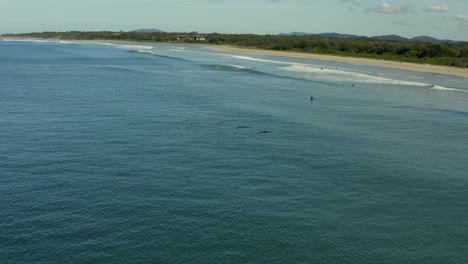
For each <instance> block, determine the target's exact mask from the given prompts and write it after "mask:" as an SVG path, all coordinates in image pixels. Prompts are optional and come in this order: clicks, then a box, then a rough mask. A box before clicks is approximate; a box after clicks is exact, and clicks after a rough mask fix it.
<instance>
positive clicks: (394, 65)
mask: <svg viewBox="0 0 468 264" xmlns="http://www.w3.org/2000/svg"><path fill="white" fill-rule="evenodd" d="M2 39H23V40H51V41H81V42H117V43H128V44H151V45H158V44H160V45H182V46H199V47H204V48H207V49H210V50H214V51H220V52H235V53H246V54H254V55H267V56H279V57H286V58H297V59H311V60H321V61H330V62H344V63H351V64H361V65H368V66H377V67H383V68H391V69H399V70H406V71H415V72H424V73H435V74H445V75H451V76H458V77H463V78H468V68H465V69H463V68H457V67H450V66H441V65H431V64H419V63H411V62H399V61H389V60H379V59H371V58H358V57H344V56H338V55H323V54H312V53H301V52H291V51H275V50H263V49H255V48H244V47H236V46H229V45H210V44H206V43H178V42H146V41H127V40H104V39H96V40H72V39H43V38H37V39H36V38H21V37H17V38H15V37H0V40H2Z"/></svg>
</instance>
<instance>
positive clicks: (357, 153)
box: [0, 41, 468, 263]
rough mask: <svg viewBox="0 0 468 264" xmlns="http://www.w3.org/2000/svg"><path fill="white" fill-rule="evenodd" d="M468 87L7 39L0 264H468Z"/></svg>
mask: <svg viewBox="0 0 468 264" xmlns="http://www.w3.org/2000/svg"><path fill="white" fill-rule="evenodd" d="M321 68H323V69H321ZM467 83H468V80H467V79H463V78H457V77H450V76H444V75H435V74H423V73H412V72H406V71H398V70H389V69H383V68H376V67H370V66H362V65H361V66H359V65H351V64H344V63H331V62H319V61H312V60H299V59H287V58H278V57H271V56H258V55H257V56H254V55H249V54H231V53H222V52H214V51H210V50H208V49H205V48H202V47H192V46H188V47H184V46H171V45H154V46H153V45H146V44H119V43H107V44H103V43H90V42H87V43H80V42H38V41H0V200H1V201H2V202H1V203H0V212H1V214H0V238H1V239H0V259H1V261H0V262H2V263H466V262H467V260H468V235H467V234H468V191H467V190H468V173H467V171H468V162H466V161H467V160H468V85H467ZM352 84H354V87H353V86H352ZM310 95H313V96H314V97H315V100H314V101H313V102H312V103H311V102H309V101H308V100H307V98H308V97H309V96H310ZM263 130H266V131H270V132H271V133H261V134H259V133H258V132H259V131H263Z"/></svg>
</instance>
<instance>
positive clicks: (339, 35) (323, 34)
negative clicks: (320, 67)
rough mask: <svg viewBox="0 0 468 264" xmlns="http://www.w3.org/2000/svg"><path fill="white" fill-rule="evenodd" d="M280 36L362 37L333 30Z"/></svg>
mask: <svg viewBox="0 0 468 264" xmlns="http://www.w3.org/2000/svg"><path fill="white" fill-rule="evenodd" d="M279 35H281V36H317V37H328V38H363V37H362V36H357V35H350V34H340V33H335V32H329V33H320V34H314V33H305V32H291V33H280V34H279Z"/></svg>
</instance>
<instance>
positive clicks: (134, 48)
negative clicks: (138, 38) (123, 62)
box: [117, 45, 153, 50]
mask: <svg viewBox="0 0 468 264" xmlns="http://www.w3.org/2000/svg"><path fill="white" fill-rule="evenodd" d="M117 47H118V48H120V49H130V50H150V49H153V47H151V46H140V45H118V46H117Z"/></svg>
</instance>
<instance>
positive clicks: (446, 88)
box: [431, 85, 468, 93]
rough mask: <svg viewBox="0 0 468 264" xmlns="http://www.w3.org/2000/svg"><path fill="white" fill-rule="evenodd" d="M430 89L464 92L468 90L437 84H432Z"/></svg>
mask: <svg viewBox="0 0 468 264" xmlns="http://www.w3.org/2000/svg"><path fill="white" fill-rule="evenodd" d="M431 90H439V91H451V92H461V93H466V92H468V90H462V89H457V88H449V87H443V86H439V85H434V86H433V87H431Z"/></svg>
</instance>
